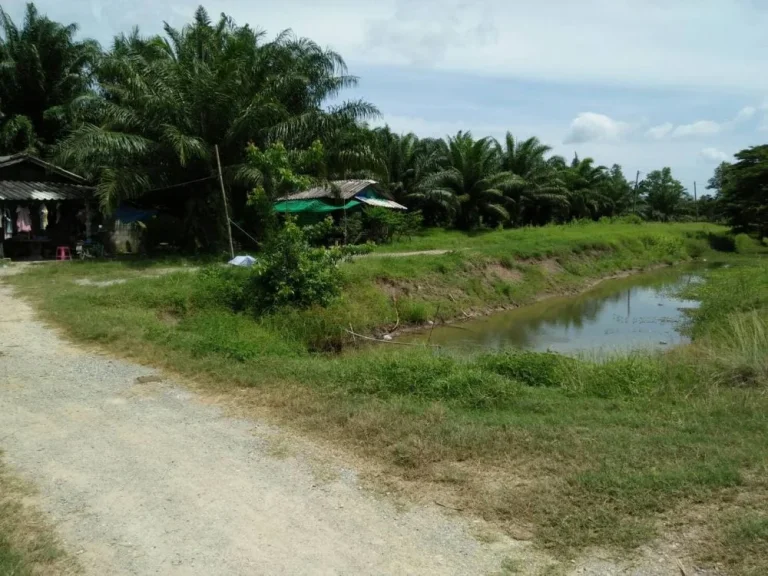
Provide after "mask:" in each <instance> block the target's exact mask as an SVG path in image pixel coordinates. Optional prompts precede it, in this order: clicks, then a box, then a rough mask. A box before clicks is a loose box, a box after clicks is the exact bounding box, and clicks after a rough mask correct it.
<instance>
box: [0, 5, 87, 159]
mask: <svg viewBox="0 0 768 576" xmlns="http://www.w3.org/2000/svg"><path fill="white" fill-rule="evenodd" d="M76 32H77V25H76V24H69V25H66V26H65V25H63V24H60V23H58V22H54V21H52V20H49V19H48V18H47V17H45V16H41V15H40V14H39V13H38V11H37V9H36V8H35V5H34V4H27V7H26V14H25V16H24V24H23V26H22V27H21V28H18V27H17V26H16V24H15V23H14V22H13V20H12V19H11V17H10V16H9V15H8V14H7V13H6V12H5V11H4V10H3V9H2V8H0V106H1V107H2V113H0V153H13V152H20V151H34V152H43V151H44V149H45V148H46V147H47V146H49V145H52V144H53V143H54V142H55V141H56V140H57V139H58V138H59V137H60V136H61V135H62V134H63V131H64V130H65V129H66V128H67V127H68V123H69V118H68V117H67V115H66V106H67V105H68V104H69V103H70V102H71V101H72V100H73V99H74V98H76V97H78V96H80V95H82V94H84V93H86V92H87V91H88V90H89V89H90V87H91V81H92V78H91V71H92V68H93V66H94V64H95V63H96V62H97V60H98V57H99V54H100V52H101V49H100V48H99V45H98V44H97V43H96V42H94V41H93V40H84V41H76V40H75V39H74V37H75V34H76Z"/></svg>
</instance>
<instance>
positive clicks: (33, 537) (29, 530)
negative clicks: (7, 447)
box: [0, 461, 80, 576]
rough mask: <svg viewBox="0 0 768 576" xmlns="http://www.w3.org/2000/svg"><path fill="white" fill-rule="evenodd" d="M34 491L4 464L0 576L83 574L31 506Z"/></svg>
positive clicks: (0, 493)
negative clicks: (1, 575) (0, 575)
mask: <svg viewBox="0 0 768 576" xmlns="http://www.w3.org/2000/svg"><path fill="white" fill-rule="evenodd" d="M32 496H33V491H32V489H31V488H30V487H29V486H28V485H26V484H25V483H23V482H22V481H21V480H19V479H18V478H16V477H14V476H13V475H12V474H11V473H10V472H9V471H8V469H7V467H6V466H5V464H3V463H2V462H1V461H0V574H3V575H12V576H36V575H45V576H70V575H74V574H79V573H80V569H79V567H78V566H77V564H76V562H75V561H74V560H73V559H72V558H71V557H69V556H67V555H66V554H65V553H64V552H63V551H62V548H61V546H60V544H59V542H58V540H57V539H56V537H55V536H54V534H53V531H52V530H51V528H50V527H49V526H48V525H47V524H46V522H45V521H44V520H43V518H42V515H41V514H40V513H39V512H38V511H37V510H36V509H35V508H34V506H33V505H32V504H31V499H32Z"/></svg>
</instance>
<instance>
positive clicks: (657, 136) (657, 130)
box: [645, 122, 675, 140]
mask: <svg viewBox="0 0 768 576" xmlns="http://www.w3.org/2000/svg"><path fill="white" fill-rule="evenodd" d="M674 128H675V125H674V124H672V122H666V123H664V124H659V125H658V126H654V127H653V128H649V129H648V131H647V132H646V133H645V135H646V136H648V137H649V138H653V139H654V140H663V139H664V138H666V137H667V136H669V133H670V132H672V130H673V129H674Z"/></svg>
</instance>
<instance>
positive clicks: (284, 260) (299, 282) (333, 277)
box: [245, 220, 345, 311]
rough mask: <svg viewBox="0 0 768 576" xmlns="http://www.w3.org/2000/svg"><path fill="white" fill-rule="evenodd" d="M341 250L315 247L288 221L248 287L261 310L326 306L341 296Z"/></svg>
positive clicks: (266, 251)
mask: <svg viewBox="0 0 768 576" xmlns="http://www.w3.org/2000/svg"><path fill="white" fill-rule="evenodd" d="M344 256H345V255H344V253H343V252H342V250H341V249H339V248H330V249H326V248H312V247H311V246H310V244H309V241H308V240H307V238H306V236H305V235H304V233H303V232H302V230H301V228H299V227H298V226H297V225H296V224H295V223H293V222H291V221H290V220H289V221H288V222H286V224H285V226H284V227H283V229H282V230H281V231H280V232H278V233H277V234H276V235H275V236H274V237H273V238H272V239H271V240H270V241H269V243H268V244H267V246H266V247H265V249H264V251H263V253H262V254H260V256H259V260H258V263H257V264H256V265H255V266H254V267H253V272H252V273H251V276H250V278H249V279H248V282H247V285H246V287H245V291H246V294H245V297H246V298H247V299H248V300H249V303H250V305H252V306H253V307H254V308H255V309H257V310H260V311H266V310H275V309H278V308H282V307H284V306H293V307H297V308H310V307H312V306H327V305H328V304H330V303H331V302H332V301H333V300H334V299H335V298H337V297H338V296H339V294H340V293H341V273H340V271H339V268H338V264H339V262H340V261H341V260H342V259H343V258H344Z"/></svg>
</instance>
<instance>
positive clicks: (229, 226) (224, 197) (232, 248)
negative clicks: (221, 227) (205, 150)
mask: <svg viewBox="0 0 768 576" xmlns="http://www.w3.org/2000/svg"><path fill="white" fill-rule="evenodd" d="M214 148H215V149H216V166H218V168H219V184H220V185H221V199H222V200H223V201H224V216H225V217H226V218H227V232H228V233H229V253H230V254H231V255H232V258H234V257H235V245H234V244H233V243H232V224H230V222H229V208H227V193H226V192H225V191H224V176H222V175H221V160H220V159H219V145H218V144H216V145H215V146H214Z"/></svg>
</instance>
